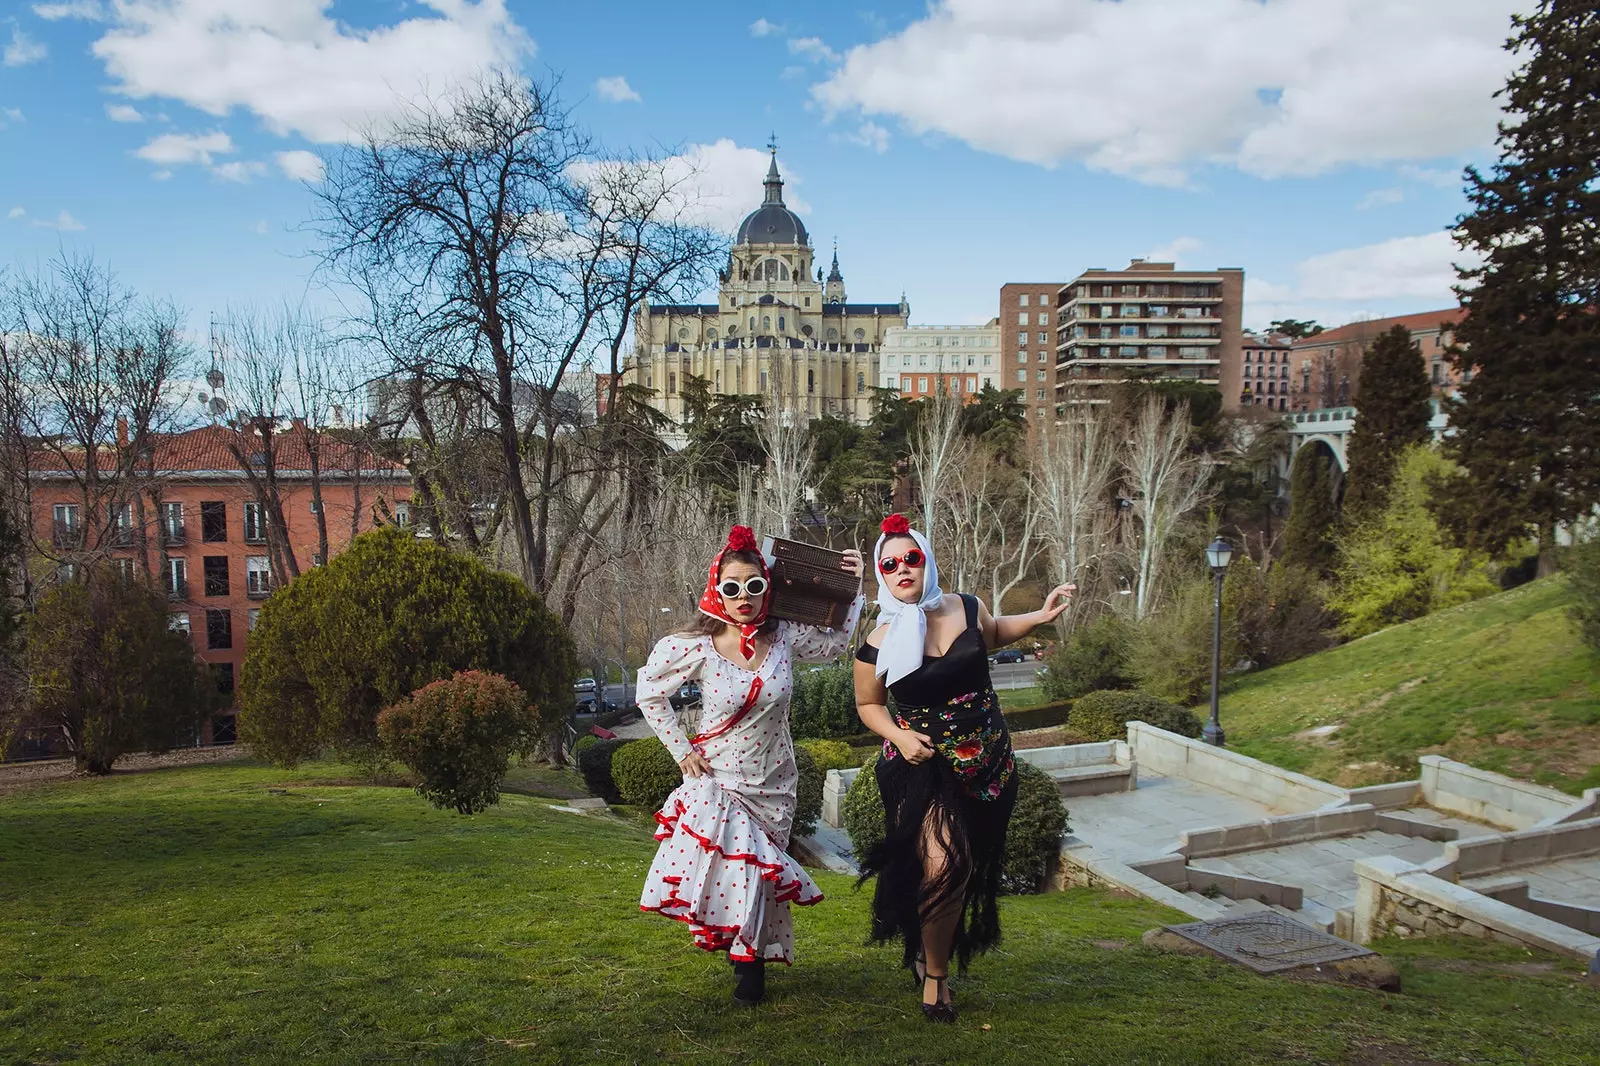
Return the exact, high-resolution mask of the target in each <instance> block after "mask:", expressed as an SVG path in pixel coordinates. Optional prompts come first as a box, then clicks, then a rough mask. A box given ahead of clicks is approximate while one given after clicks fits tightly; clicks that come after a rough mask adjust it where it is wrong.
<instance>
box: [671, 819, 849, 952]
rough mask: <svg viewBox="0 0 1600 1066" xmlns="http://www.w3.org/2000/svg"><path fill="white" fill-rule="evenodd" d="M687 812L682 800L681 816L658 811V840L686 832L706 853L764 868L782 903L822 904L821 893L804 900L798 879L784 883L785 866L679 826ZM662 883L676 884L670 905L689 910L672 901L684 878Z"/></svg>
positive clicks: (766, 879) (763, 875)
mask: <svg viewBox="0 0 1600 1066" xmlns="http://www.w3.org/2000/svg"><path fill="white" fill-rule="evenodd" d="M685 811H686V808H685V807H684V805H683V801H681V800H680V801H678V813H677V814H674V815H672V816H671V817H668V816H667V815H664V814H662V813H661V812H660V811H657V812H656V821H657V823H659V828H657V829H656V839H657V840H665V839H667V838H668V837H669V836H671V835H672V834H673V833H674V832H676V831H677V830H679V829H682V830H683V831H684V832H685V833H687V834H689V835H690V836H691V837H693V838H694V839H695V841H696V842H697V843H698V844H699V845H700V846H701V847H702V848H704V849H706V850H707V851H714V852H716V853H717V854H718V855H720V856H722V857H723V858H724V859H727V860H728V861H729V862H746V863H749V864H750V865H751V866H758V867H760V868H761V880H763V881H770V882H771V883H772V884H774V885H777V886H778V890H777V893H776V894H775V895H774V896H773V898H774V899H775V900H777V901H778V902H779V903H793V904H795V905H796V906H798V907H811V906H814V905H816V904H818V903H821V902H822V900H823V895H822V893H821V892H818V893H817V894H816V895H815V896H814V897H812V898H811V899H801V898H800V887H801V884H802V882H801V881H799V880H798V879H796V880H794V881H790V882H789V883H788V884H785V883H784V881H783V876H782V875H783V867H782V866H781V865H780V864H778V863H772V862H762V861H761V860H760V859H758V858H757V857H756V856H754V855H746V854H743V853H742V852H729V851H724V850H723V848H722V845H720V844H718V843H717V842H716V841H714V840H709V839H707V838H706V837H703V836H701V835H700V834H699V833H696V832H695V831H694V830H693V829H690V828H689V827H688V826H686V825H680V824H679V823H680V821H681V819H682V817H683V815H684V813H685ZM663 880H664V881H665V882H666V883H667V884H672V885H674V888H673V891H672V895H671V896H669V897H668V899H667V902H668V903H674V902H676V903H682V904H683V906H685V907H687V906H688V904H687V903H684V902H683V901H682V900H675V899H674V898H673V897H674V896H676V895H677V888H676V884H677V883H678V882H680V881H681V880H682V879H681V878H675V879H673V878H663ZM735 928H737V927H735Z"/></svg>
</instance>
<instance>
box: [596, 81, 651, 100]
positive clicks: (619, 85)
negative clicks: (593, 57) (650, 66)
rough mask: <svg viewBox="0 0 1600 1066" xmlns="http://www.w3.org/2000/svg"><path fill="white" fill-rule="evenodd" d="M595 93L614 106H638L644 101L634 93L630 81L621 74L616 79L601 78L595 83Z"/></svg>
mask: <svg viewBox="0 0 1600 1066" xmlns="http://www.w3.org/2000/svg"><path fill="white" fill-rule="evenodd" d="M594 91H595V92H597V93H599V94H600V99H602V100H605V101H606V102H607V103H612V104H626V103H634V104H636V103H638V102H639V101H640V100H641V99H643V97H641V96H640V95H639V94H638V93H636V92H634V91H633V86H631V85H629V84H628V79H627V78H624V77H623V76H622V75H620V74H618V75H617V76H616V77H614V78H601V79H600V80H599V81H597V82H595V83H594Z"/></svg>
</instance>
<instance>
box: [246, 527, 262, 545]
mask: <svg viewBox="0 0 1600 1066" xmlns="http://www.w3.org/2000/svg"><path fill="white" fill-rule="evenodd" d="M244 542H245V543H246V544H265V543H266V542H267V529H266V527H265V526H258V527H256V528H255V529H251V528H250V527H249V526H245V527H244Z"/></svg>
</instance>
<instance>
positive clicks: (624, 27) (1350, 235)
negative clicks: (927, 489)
mask: <svg viewBox="0 0 1600 1066" xmlns="http://www.w3.org/2000/svg"><path fill="white" fill-rule="evenodd" d="M1517 6H1518V5H1517V4H1516V3H1515V2H1514V0H1408V2H1407V3H1404V4H1394V3H1391V2H1388V0H1265V2H1260V0H1120V2H1110V0H1009V2H1006V3H1000V2H998V0H935V2H933V3H930V4H923V3H878V4H876V5H875V6H873V7H871V8H864V7H861V6H858V5H855V4H846V3H834V2H830V0H821V2H818V3H813V4H811V5H807V6H805V8H804V11H803V13H800V12H798V11H797V9H796V5H785V8H787V9H788V10H787V11H786V10H785V8H776V7H775V8H770V9H769V8H766V7H764V6H763V5H761V4H750V3H740V4H734V3H699V4H694V5H684V4H661V3H644V2H626V3H610V4H603V5H602V4H556V3H533V2H528V0H430V2H427V3H415V2H413V3H406V2H396V0H121V2H120V3H106V2H101V0H60V2H54V3H44V2H37V3H36V2H19V0H6V2H5V3H3V4H0V159H3V160H4V163H3V164H0V264H6V265H9V266H12V267H16V266H18V265H23V266H28V265H32V264H35V263H37V262H40V261H42V260H45V259H47V258H49V257H50V256H51V255H52V254H54V253H55V252H56V250H57V249H58V248H59V247H66V248H70V249H82V250H92V251H93V252H94V253H95V254H96V255H98V256H100V257H102V258H103V259H105V260H107V261H109V262H110V263H111V264H112V266H113V267H114V268H115V269H117V270H118V271H119V272H120V273H121V275H122V276H123V277H124V279H125V280H126V281H128V282H130V283H131V284H133V285H134V286H136V287H137V288H139V289H140V290H141V291H143V292H146V293H150V294H153V295H161V296H168V297H171V298H173V299H175V300H177V301H178V302H179V303H180V304H181V305H183V306H184V307H186V308H187V309H188V310H189V312H190V316H191V323H192V324H193V325H194V326H195V328H196V329H197V330H201V329H203V327H204V322H205V319H206V315H207V314H208V313H209V312H212V311H216V312H221V311H223V310H224V309H225V308H226V307H227V306H228V305H230V304H233V305H238V304H243V303H254V304H267V303H274V302H277V301H278V300H280V299H282V298H284V297H288V298H290V299H297V298H299V297H301V296H302V295H303V294H305V293H306V292H307V290H308V285H309V284H310V279H311V275H312V267H313V263H312V261H311V258H310V256H309V255H308V251H309V249H310V247H311V246H310V237H309V235H308V234H306V233H305V232H304V230H303V229H302V228H301V227H302V223H303V220H304V219H305V218H306V217H307V214H308V212H309V210H310V207H311V202H312V199H311V195H310V193H309V191H308V190H307V189H306V187H305V186H304V184H303V179H304V178H307V177H314V176H315V173H316V165H315V160H314V158H313V154H319V155H327V154H329V153H332V152H336V151H338V150H339V146H340V143H341V141H342V140H344V139H345V138H346V134H345V132H344V131H346V130H347V129H348V128H349V123H350V122H351V121H352V120H355V119H359V118H361V117H363V116H369V117H371V116H378V117H381V112H382V108H383V107H384V106H385V101H387V100H388V99H389V97H390V95H391V94H392V92H393V90H394V89H395V88H396V87H403V88H407V89H410V90H412V91H418V87H420V86H437V85H439V84H441V83H444V82H447V81H449V80H451V79H452V78H455V79H459V78H460V77H463V76H465V75H467V74H469V73H470V72H471V71H473V70H476V69H481V68H483V67H486V66H512V67H519V68H521V69H523V70H526V71H529V72H534V73H538V74H541V75H550V74H552V73H554V74H559V75H560V77H561V79H562V85H563V93H564V95H565V96H566V97H567V99H568V100H569V102H571V103H573V104H574V105H576V109H577V113H578V115H579V117H580V118H581V120H582V121H584V122H585V123H587V124H588V125H589V126H590V127H591V128H592V129H593V130H594V132H595V133H596V134H597V135H598V136H599V137H600V138H601V139H602V140H603V141H604V142H605V143H607V144H608V145H611V146H614V147H616V148H619V149H621V148H626V147H634V148H656V149H662V150H667V151H672V152H682V153H684V154H685V155H686V156H687V157H689V158H692V159H694V160H695V161H696V162H697V164H698V165H699V166H700V168H701V171H702V175H703V179H702V180H703V182H704V187H705V189H706V190H707V196H708V205H709V206H708V217H711V218H713V219H714V220H716V221H717V222H719V223H722V224H726V225H729V226H730V227H731V225H733V224H736V221H737V218H738V216H739V215H740V214H742V213H743V211H745V210H748V209H750V208H752V207H753V206H754V205H755V203H756V202H758V200H759V197H760V184H759V182H760V174H761V172H762V171H763V170H764V168H765V153H764V151H763V150H762V147H761V146H762V145H763V144H764V143H765V141H766V140H767V137H768V135H769V133H771V132H773V131H776V133H777V137H778V140H779V143H780V150H779V159H780V163H781V165H782V167H783V170H784V172H785V176H786V178H787V179H788V181H789V185H788V192H789V193H790V203H791V205H792V206H794V205H796V202H797V201H798V206H799V207H800V209H801V210H802V213H803V216H804V218H805V220H806V222H807V224H808V226H809V228H810V230H811V233H812V237H813V241H814V243H815V244H816V245H817V247H818V248H819V250H821V251H822V252H823V254H826V250H827V248H828V246H829V244H830V242H831V241H832V240H833V238H834V237H837V239H838V241H839V255H840V263H841V266H842V267H843V270H844V274H845V278H846V282H847V285H848V288H849V291H850V295H851V297H852V298H853V299H862V300H892V299H897V298H898V297H899V295H900V293H901V292H902V291H904V292H905V293H906V295H907V297H908V299H909V300H910V301H911V306H912V313H913V315H912V317H913V319H914V320H915V321H919V322H931V323H961V322H981V321H985V320H987V319H988V318H989V317H991V316H992V315H993V314H995V313H996V304H997V302H998V289H999V286H1000V285H1001V284H1002V283H1003V282H1006V281H1013V280H1015V281H1042V280H1051V279H1065V278H1068V277H1071V276H1072V275H1074V274H1076V273H1077V272H1079V271H1080V270H1082V269H1084V268H1086V267H1091V266H1105V267H1119V266H1122V265H1125V264H1126V262H1127V260H1128V259H1129V258H1130V257H1133V256H1150V255H1152V254H1165V255H1169V256H1170V255H1174V254H1175V255H1176V257H1177V258H1178V261H1179V263H1180V265H1184V266H1189V267H1213V266H1241V267H1243V268H1245V270H1246V272H1247V278H1248V279H1249V280H1248V286H1249V287H1248V290H1247V307H1246V324H1247V325H1264V324H1265V322H1266V321H1267V319H1268V318H1271V317H1278V316H1281V315H1295V316H1314V317H1318V318H1319V319H1321V320H1322V321H1324V322H1326V323H1329V324H1338V323H1342V322H1345V321H1349V320H1351V319H1353V318H1355V317H1359V316H1361V315H1373V314H1393V313H1401V312H1408V311H1419V310H1428V309H1431V308H1434V307H1438V306H1444V305H1446V304H1447V303H1448V302H1449V301H1450V299H1451V297H1450V294H1449V290H1448V285H1449V282H1450V280H1451V272H1450V263H1451V261H1452V259H1453V258H1458V257H1457V256H1456V255H1455V254H1454V251H1453V249H1452V247H1451V246H1450V244H1449V241H1448V239H1447V238H1446V237H1445V236H1444V234H1443V231H1444V229H1445V228H1446V227H1447V226H1448V225H1449V223H1450V222H1451V220H1452V219H1453V218H1454V217H1455V216H1456V215H1457V214H1458V213H1459V212H1460V211H1461V210H1462V209H1463V206H1464V201H1463V199H1462V196H1461V193H1460V182H1459V177H1458V175H1459V172H1460V169H1461V167H1462V165H1463V164H1464V163H1466V162H1470V161H1483V160H1486V159H1488V158H1492V143H1491V142H1492V138H1493V133H1494V123H1495V120H1496V118H1497V117H1499V116H1498V111H1497V109H1496V105H1495V102H1494V101H1493V100H1492V99H1491V95H1490V94H1492V92H1493V91H1494V89H1495V88H1497V87H1498V86H1499V85H1500V84H1501V83H1502V82H1503V80H1504V76H1505V73H1506V71H1507V70H1508V69H1509V66H1510V63H1511V60H1510V59H1509V58H1508V57H1507V56H1506V55H1505V54H1504V53H1503V52H1501V51H1500V50H1499V46H1500V43H1501V42H1502V41H1503V39H1504V38H1505V36H1506V35H1507V30H1508V19H1509V14H1510V12H1511V11H1512V10H1515V9H1516V8H1517ZM1396 9H1399V10H1396ZM311 298H312V299H313V300H319V299H324V297H322V296H320V295H319V294H318V293H317V292H316V291H315V290H314V289H313V290H312V291H311Z"/></svg>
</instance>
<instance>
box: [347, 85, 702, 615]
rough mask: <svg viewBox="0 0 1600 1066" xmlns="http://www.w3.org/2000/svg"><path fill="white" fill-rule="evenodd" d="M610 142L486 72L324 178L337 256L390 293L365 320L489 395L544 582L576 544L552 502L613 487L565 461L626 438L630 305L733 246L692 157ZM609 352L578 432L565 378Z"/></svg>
mask: <svg viewBox="0 0 1600 1066" xmlns="http://www.w3.org/2000/svg"><path fill="white" fill-rule="evenodd" d="M598 154H599V153H598V152H597V150H596V149H595V146H594V145H593V144H592V143H591V141H590V140H589V139H588V137H587V136H586V135H585V134H584V133H583V132H582V131H581V130H580V129H578V128H577V127H576V126H575V125H574V124H573V122H572V121H571V118H570V115H569V114H568V113H567V112H566V111H565V110H563V109H562V107H561V106H560V104H559V102H558V101H557V100H556V99H555V97H554V95H553V93H552V92H551V90H550V89H549V88H547V87H545V86H541V85H538V84H534V83H529V82H527V81H524V80H523V79H521V78H518V77H515V76H511V75H505V74H499V75H490V76H488V77H486V78H485V79H484V80H482V81H480V82H478V83H476V84H474V85H471V86H468V87H466V88H463V89H461V90H459V91H457V92H455V93H453V94H451V95H450V96H449V97H448V98H447V99H442V100H438V101H423V102H420V103H413V104H411V105H409V106H408V108H407V110H406V113H405V114H404V115H403V116H402V117H401V119H400V120H399V121H398V122H397V123H395V124H393V125H392V126H391V127H389V128H387V129H386V130H385V131H383V132H378V131H373V132H370V133H368V134H367V135H366V137H365V138H364V139H363V142H362V143H361V144H360V145H358V146H355V147H353V148H351V149H349V150H347V151H346V152H345V153H344V154H343V155H341V156H339V157H337V158H336V159H335V160H334V161H333V163H332V165H331V166H330V167H329V169H328V176H327V181H326V183H325V184H324V186H323V187H322V190H321V192H320V193H319V195H320V196H321V200H322V211H321V216H320V218H319V219H318V220H317V221H318V225H319V227H320V229H321V232H322V235H323V237H324V240H325V246H324V251H323V255H324V259H325V263H326V265H327V266H328V267H329V268H330V269H331V270H333V271H334V272H335V273H336V274H338V275H339V276H341V277H343V278H345V279H347V280H351V281H355V282H357V284H358V286H359V287H361V289H362V291H363V292H364V293H366V294H367V296H368V297H369V299H372V300H374V301H376V304H375V307H374V309H373V312H372V314H371V315H368V316H363V318H367V319H370V320H371V321H373V322H375V323H383V324H384V326H385V327H386V328H388V329H389V330H390V331H391V334H393V337H391V341H390V343H389V347H390V348H392V349H402V348H403V349H404V350H405V351H407V352H408V353H409V354H411V355H413V356H414V357H415V359H416V362H415V363H413V364H412V366H410V367H409V368H406V369H409V370H411V371H414V372H415V373H416V376H417V377H418V378H419V379H420V380H422V381H423V382H427V383H435V382H438V383H443V382H449V383H451V384H452V385H453V386H455V387H458V388H460V389H462V390H465V391H468V392H471V393H473V394H475V398H476V400H477V401H478V402H479V403H480V404H481V407H482V410H483V412H484V429H485V431H486V434H487V435H488V436H489V437H491V438H492V440H493V442H494V446H495V448H496V451H497V454H498V458H499V463H500V467H501V474H502V477H503V490H504V501H503V505H502V506H503V511H504V516H505V523H506V527H507V530H508V532H509V534H510V544H511V546H512V548H513V550H514V555H515V562H516V568H517V569H518V570H519V571H520V572H521V574H522V576H523V577H524V579H525V580H526V581H527V582H528V583H529V584H530V586H532V587H533V588H534V589H535V590H536V591H538V592H540V593H541V594H544V593H548V592H549V591H550V590H551V589H552V588H553V587H554V586H555V584H556V582H557V580H558V579H559V577H560V567H561V566H562V565H563V562H564V561H566V560H567V559H568V557H567V556H565V555H563V554H562V552H561V545H560V544H559V543H557V541H556V538H555V536H554V530H555V525H556V516H557V513H558V511H560V510H561V509H562V508H563V507H566V506H567V505H568V504H570V505H571V508H572V510H571V513H576V514H581V515H590V514H591V513H592V510H591V506H590V505H591V504H592V503H593V502H594V500H595V498H596V497H597V494H598V493H599V492H600V491H601V483H600V481H599V480H597V479H591V478H581V479H579V482H580V484H572V485H569V483H568V479H569V478H573V477H575V476H576V475H577V474H578V473H580V472H581V471H583V470H586V469H600V468H606V467H609V466H611V465H613V464H612V462H611V461H612V460H613V459H614V458H615V452H616V450H618V449H620V448H623V447H625V443H626V442H624V441H620V440H619V439H618V437H617V435H618V434H619V433H622V432H623V430H622V429H621V428H620V427H619V426H618V425H617V424H616V422H615V419H614V418H613V417H612V415H613V413H614V412H616V411H617V410H618V405H617V404H616V403H615V401H616V399H617V398H618V390H619V387H620V371H621V369H622V348H623V344H624V341H625V338H626V337H627V336H628V335H629V331H630V327H631V325H632V321H633V319H634V317H635V315H636V312H637V311H638V310H639V308H640V307H641V306H642V305H643V303H644V302H645V301H646V300H652V299H656V300H671V299H674V298H676V297H679V296H682V295H687V294H689V293H692V292H697V291H698V290H699V289H700V288H701V287H702V286H703V284H704V282H705V280H706V278H707V277H708V276H709V273H710V271H711V269H712V267H713V266H714V264H715V262H716V260H717V258H718V257H719V255H720V254H721V253H722V251H723V242H722V239H721V238H720V237H718V236H717V235H715V234H713V233H711V232H710V231H708V230H706V229H703V228H701V227H699V226H697V225H693V224H692V223H691V222H690V219H691V218H692V208H693V206H694V205H692V204H690V203H689V202H688V194H687V192H686V190H687V188H688V186H687V185H686V183H685V178H686V177H687V176H686V175H683V176H680V175H679V174H678V171H677V170H675V169H674V168H673V167H672V166H669V165H668V163H667V162H666V161H665V160H661V159H654V158H643V157H640V158H630V159H624V160H609V161H608V160H601V159H599V158H598ZM394 337H398V338H403V343H402V342H401V341H399V340H395V339H394ZM596 359H601V360H608V361H609V373H608V375H607V379H606V394H607V396H608V403H607V405H606V408H605V410H606V416H605V417H604V418H603V419H602V420H601V424H600V426H599V427H597V428H598V429H599V430H600V432H599V433H597V434H592V435H582V436H580V435H575V434H574V433H572V432H571V430H572V428H573V427H571V426H569V425H567V424H566V421H565V417H564V412H565V408H564V406H563V404H562V402H561V400H560V395H561V386H562V382H563V378H564V377H565V376H566V375H567V374H568V373H569V372H570V371H572V370H574V369H577V368H581V367H584V366H586V365H589V364H590V363H591V362H592V361H594V360H596ZM397 369H399V368H397ZM579 449H582V450H583V452H582V454H580V453H579ZM444 495H445V497H446V498H447V499H448V498H450V496H451V495H452V494H451V493H450V492H448V491H447V492H445V493H444ZM594 521H595V522H596V523H599V522H601V518H600V517H599V516H598V515H596V516H595V518H594ZM595 528H598V526H595ZM590 534H591V535H590V538H589V539H591V540H592V539H593V537H592V534H593V529H591V530H590Z"/></svg>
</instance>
